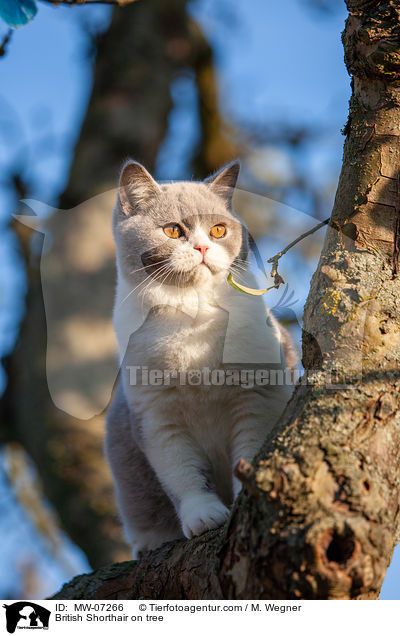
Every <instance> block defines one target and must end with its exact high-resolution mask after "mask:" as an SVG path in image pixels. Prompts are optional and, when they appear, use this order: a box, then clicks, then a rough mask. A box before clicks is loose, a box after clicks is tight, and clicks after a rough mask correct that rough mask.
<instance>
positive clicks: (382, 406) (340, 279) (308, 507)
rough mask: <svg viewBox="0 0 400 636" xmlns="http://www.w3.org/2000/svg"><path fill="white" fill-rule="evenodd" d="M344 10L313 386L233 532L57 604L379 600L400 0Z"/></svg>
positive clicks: (169, 553)
mask: <svg viewBox="0 0 400 636" xmlns="http://www.w3.org/2000/svg"><path fill="white" fill-rule="evenodd" d="M346 4H347V7H348V10H349V17H348V20H347V23H346V29H345V32H344V34H343V43H344V48H345V59H346V64H347V68H348V70H349V73H350V74H351V75H352V78H353V94H352V98H351V101H350V114H349V120H348V124H347V126H346V129H345V132H346V134H347V139H346V144H345V151H344V158H343V168H342V172H341V176H340V181H339V186H338V191H337V195H336V200H335V205H334V209H333V213H332V217H331V221H330V225H329V228H328V231H327V236H326V240H325V245H324V248H323V251H322V254H321V258H320V262H319V265H318V268H317V271H316V273H315V275H314V277H313V281H312V285H311V290H310V294H309V297H308V301H307V304H306V311H305V319H304V330H305V332H306V333H307V334H308V335H307V337H306V338H305V339H304V343H303V347H304V348H303V363H304V366H305V369H306V370H307V371H308V372H310V376H311V377H312V379H313V382H312V383H310V384H308V385H306V384H302V385H299V386H298V387H297V388H296V390H295V393H294V395H293V398H292V399H291V401H290V403H289V405H288V407H287V409H286V411H285V413H284V415H283V417H282V418H281V421H280V423H279V424H278V426H277V429H276V430H275V432H274V434H273V435H271V436H270V437H269V439H268V440H266V443H265V445H264V447H263V449H262V451H261V452H260V454H259V456H258V457H257V458H256V460H255V462H254V467H251V466H250V465H246V464H244V463H243V464H241V465H239V467H238V469H237V474H238V476H240V477H241V479H242V481H243V483H244V484H245V489H244V491H242V493H241V495H240V497H239V500H238V501H237V503H236V505H235V508H234V510H233V513H232V516H231V518H230V520H229V521H228V523H227V524H226V526H224V527H223V528H221V529H219V530H216V531H212V532H209V533H206V534H204V535H202V536H201V537H198V538H196V539H194V540H192V541H184V540H182V541H178V542H173V543H170V544H166V545H165V546H163V547H161V548H160V549H159V550H156V551H154V552H150V553H148V554H147V555H145V556H144V557H143V558H142V559H141V560H140V561H138V562H132V563H125V564H121V565H115V566H113V567H112V568H109V569H107V568H105V569H103V570H100V571H99V572H97V573H94V574H93V575H86V576H83V577H78V578H77V579H76V580H74V581H73V582H72V583H71V584H69V585H67V586H65V588H64V589H63V590H62V591H61V592H60V593H59V594H58V595H57V596H56V598H138V597H141V598H143V597H144V598H146V597H149V598H163V599H168V598H192V599H204V598H214V599H216V598H293V599H296V598H303V599H306V598H314V599H315V598H320V599H321V598H322V599H333V598H341V599H344V598H351V599H366V598H377V596H378V594H379V590H380V587H381V584H382V581H383V577H384V575H385V572H386V568H387V566H388V564H389V562H390V559H391V557H392V554H393V549H394V546H395V543H396V541H397V530H398V527H399V506H398V501H399V495H400V477H399V471H398V463H399V447H400V435H399V433H400V429H399V426H400V415H399V411H398V408H397V404H398V394H399V388H400V379H399V373H398V360H399V353H400V336H399V320H400V317H399V307H398V302H397V298H398V256H399V237H398V234H399V227H400V224H399V189H398V188H399V186H398V184H399V167H398V166H399V152H400V144H399V132H398V131H399V124H400V103H399V88H398V80H399V79H400V75H399V73H400V63H399V47H400V27H399V24H400V21H399V17H400V2H399V1H398V0H390V1H389V0H387V1H385V0H383V1H382V2H379V3H365V2H361V1H360V0H347V3H346ZM316 344H318V346H316ZM332 371H334V372H335V373H336V376H337V381H338V384H337V386H336V388H335V389H332V387H331V386H329V384H328V383H327V373H331V372H332ZM341 383H342V384H341ZM343 384H344V385H345V386H343ZM349 386H350V388H349Z"/></svg>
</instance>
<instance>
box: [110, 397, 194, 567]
mask: <svg viewBox="0 0 400 636" xmlns="http://www.w3.org/2000/svg"><path fill="white" fill-rule="evenodd" d="M130 418H131V414H130V413H129V411H128V408H127V406H126V404H125V403H124V401H123V397H122V392H121V391H119V390H117V395H116V399H115V400H114V402H113V404H112V406H111V407H110V409H109V412H108V415H107V429H106V439H105V450H106V455H107V458H108V461H109V465H110V467H111V471H112V474H113V478H114V482H115V489H116V496H117V503H118V508H119V511H120V516H121V520H122V525H123V528H124V533H125V536H126V538H127V540H128V542H129V543H130V545H131V546H132V554H133V557H134V558H137V557H138V556H139V555H140V554H141V553H143V552H146V551H147V550H153V549H155V548H157V547H159V546H160V545H162V544H163V543H165V542H166V541H173V540H175V539H179V538H182V537H183V533H182V530H181V528H180V524H179V520H178V518H177V515H176V512H175V509H174V506H173V504H172V503H171V501H170V499H169V498H168V496H167V495H166V493H165V491H164V490H163V488H162V486H161V484H160V482H159V480H158V479H157V477H156V475H155V473H154V471H153V469H152V468H151V466H150V465H149V463H148V461H147V459H146V457H145V456H144V454H143V452H142V451H141V450H140V448H139V447H138V445H137V444H136V442H135V440H134V438H133V436H132V428H131V421H130Z"/></svg>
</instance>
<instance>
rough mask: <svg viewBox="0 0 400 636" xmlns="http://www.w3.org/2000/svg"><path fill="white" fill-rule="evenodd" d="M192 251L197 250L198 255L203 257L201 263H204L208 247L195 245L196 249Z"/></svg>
mask: <svg viewBox="0 0 400 636" xmlns="http://www.w3.org/2000/svg"><path fill="white" fill-rule="evenodd" d="M194 249H195V250H199V252H200V254H201V255H202V257H203V261H204V255H205V253H206V251H207V250H208V245H196V247H195V248H194Z"/></svg>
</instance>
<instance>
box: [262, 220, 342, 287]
mask: <svg viewBox="0 0 400 636" xmlns="http://www.w3.org/2000/svg"><path fill="white" fill-rule="evenodd" d="M329 221H330V217H329V218H328V219H325V221H322V222H321V223H318V225H316V226H315V227H313V228H311V230H308V231H307V232H304V234H301V235H300V236H298V237H297V238H296V239H295V240H294V241H292V242H291V243H289V245H286V247H285V248H284V249H283V250H281V251H280V252H278V254H275V256H272V257H271V258H269V259H268V260H267V263H272V269H271V277H272V278H273V279H274V283H275V287H279V285H281V284H282V283H284V282H285V281H284V280H283V278H282V276H281V275H280V274H278V261H279V259H280V258H281V257H282V256H283V255H284V254H286V252H288V251H289V250H290V249H291V248H292V247H294V246H295V245H296V244H297V243H299V242H300V241H302V240H303V239H304V238H306V237H307V236H310V234H314V232H316V231H317V230H319V229H321V227H324V225H328V223H329Z"/></svg>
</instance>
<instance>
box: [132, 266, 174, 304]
mask: <svg viewBox="0 0 400 636" xmlns="http://www.w3.org/2000/svg"><path fill="white" fill-rule="evenodd" d="M168 268H169V271H173V269H172V267H171V266H168V265H164V266H163V267H161V268H160V270H159V271H158V272H157V273H156V276H153V278H152V280H150V281H149V282H148V283H147V285H146V286H145V287H143V289H141V290H140V292H139V295H142V298H143V297H144V294H145V292H146V291H147V290H148V289H149V287H150V285H151V284H152V283H155V282H157V281H158V280H159V279H160V278H161V276H162V275H163V274H165V270H166V269H168ZM169 271H168V273H169Z"/></svg>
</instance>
